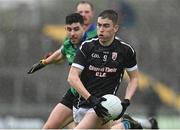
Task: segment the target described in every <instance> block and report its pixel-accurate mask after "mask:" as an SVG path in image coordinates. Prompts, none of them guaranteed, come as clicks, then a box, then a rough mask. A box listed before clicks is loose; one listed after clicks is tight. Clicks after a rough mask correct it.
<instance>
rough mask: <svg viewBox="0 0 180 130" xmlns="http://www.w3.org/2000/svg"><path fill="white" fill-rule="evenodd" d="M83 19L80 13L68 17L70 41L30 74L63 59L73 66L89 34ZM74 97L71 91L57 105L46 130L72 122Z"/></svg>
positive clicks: (46, 124) (35, 66)
mask: <svg viewBox="0 0 180 130" xmlns="http://www.w3.org/2000/svg"><path fill="white" fill-rule="evenodd" d="M83 24H84V21H83V17H82V16H81V15H80V14H79V13H73V14H70V15H68V16H66V25H65V29H66V32H67V37H68V39H67V40H66V41H65V42H64V44H63V46H62V47H61V48H60V49H58V50H57V51H55V52H54V53H53V54H52V55H51V56H49V57H48V58H47V59H43V60H41V61H40V62H38V63H36V64H34V65H33V66H32V67H31V69H30V70H29V72H28V74H32V73H34V72H35V71H37V70H39V69H41V68H43V67H45V66H46V65H48V64H52V63H56V62H58V61H59V60H61V59H62V58H66V59H67V61H68V63H69V64H70V65H71V64H72V62H73V59H74V56H75V54H76V50H77V49H78V47H79V46H80V44H81V43H82V42H83V41H84V40H86V38H87V34H86V33H85V31H84V29H83V26H82V25H83ZM73 98H74V96H73V95H72V93H71V90H68V92H67V93H66V95H65V96H64V97H63V98H62V101H61V102H60V103H58V104H57V106H56V107H55V108H54V109H53V111H52V113H51V114H50V116H49V119H48V121H47V122H46V123H45V125H44V127H43V128H44V129H55V128H63V127H64V126H66V125H67V124H68V123H69V122H71V121H72V106H73V100H74V99H73Z"/></svg>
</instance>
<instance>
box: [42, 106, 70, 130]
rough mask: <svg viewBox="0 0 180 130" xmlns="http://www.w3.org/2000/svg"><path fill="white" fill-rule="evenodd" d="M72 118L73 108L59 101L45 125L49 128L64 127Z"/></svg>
mask: <svg viewBox="0 0 180 130" xmlns="http://www.w3.org/2000/svg"><path fill="white" fill-rule="evenodd" d="M72 120H73V114H72V110H71V109H70V108H69V107H67V106H65V105H63V104H62V103H59V104H57V105H56V106H55V108H54V109H53V110H52V112H51V114H50V116H49V118H48V120H47V122H46V124H45V126H44V127H46V126H47V127H48V128H52V129H55V128H63V127H64V126H65V125H67V124H68V123H70V122H71V121H72Z"/></svg>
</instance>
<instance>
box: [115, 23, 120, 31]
mask: <svg viewBox="0 0 180 130" xmlns="http://www.w3.org/2000/svg"><path fill="white" fill-rule="evenodd" d="M118 30H119V25H118V24H116V25H114V31H115V32H118Z"/></svg>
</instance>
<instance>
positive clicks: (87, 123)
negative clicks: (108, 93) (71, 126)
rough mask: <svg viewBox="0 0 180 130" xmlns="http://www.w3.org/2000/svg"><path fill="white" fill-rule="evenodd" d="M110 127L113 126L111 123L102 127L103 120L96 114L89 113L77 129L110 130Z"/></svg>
mask: <svg viewBox="0 0 180 130" xmlns="http://www.w3.org/2000/svg"><path fill="white" fill-rule="evenodd" d="M110 127H111V125H110V124H109V123H107V124H105V125H102V120H100V119H99V118H98V117H97V115H96V113H95V112H87V113H86V114H85V116H84V117H83V119H82V120H81V121H80V123H79V124H78V125H77V126H76V127H75V129H93V128H97V129H98V128H106V129H109V128H110Z"/></svg>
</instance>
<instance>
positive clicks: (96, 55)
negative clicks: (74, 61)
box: [91, 53, 100, 58]
mask: <svg viewBox="0 0 180 130" xmlns="http://www.w3.org/2000/svg"><path fill="white" fill-rule="evenodd" d="M91 56H92V57H93V58H100V56H99V54H95V53H92V54H91Z"/></svg>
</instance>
